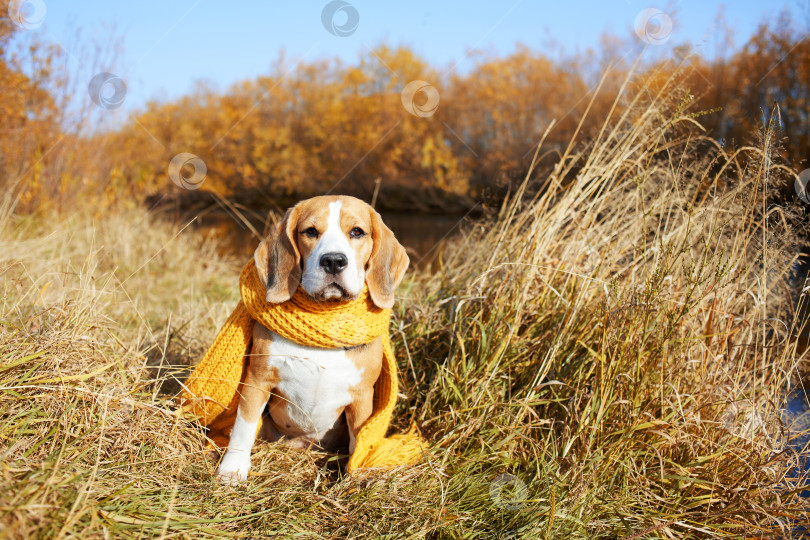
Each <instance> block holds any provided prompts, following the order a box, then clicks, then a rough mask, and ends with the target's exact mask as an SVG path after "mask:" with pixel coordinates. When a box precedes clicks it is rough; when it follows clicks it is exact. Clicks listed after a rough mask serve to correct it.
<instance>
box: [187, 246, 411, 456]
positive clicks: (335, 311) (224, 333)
mask: <svg viewBox="0 0 810 540" xmlns="http://www.w3.org/2000/svg"><path fill="white" fill-rule="evenodd" d="M239 288H240V292H241V296H242V300H241V301H240V302H239V305H237V306H236V310H234V312H233V313H232V314H231V316H230V317H229V318H228V320H227V321H226V322H225V325H224V326H223V327H222V329H221V330H220V331H219V334H217V337H216V339H215V340H214V343H213V344H212V345H211V347H210V348H209V349H208V352H206V353H205V356H203V359H202V360H201V361H200V363H199V365H197V367H196V369H195V370H194V372H193V373H192V374H191V376H190V377H189V379H188V381H187V382H186V390H185V391H184V392H183V395H182V400H183V409H184V410H186V411H190V412H192V413H193V414H194V416H196V418H197V419H198V421H199V422H200V423H201V424H202V425H203V426H205V427H207V428H208V430H209V432H208V435H209V437H210V438H211V439H212V440H213V441H214V442H215V443H216V444H217V445H218V446H227V444H228V440H229V437H230V432H231V428H232V427H233V424H234V421H235V420H236V412H237V408H238V406H239V396H240V395H241V392H240V390H241V384H242V382H243V381H244V379H245V374H246V373H247V361H246V360H247V353H248V352H250V347H251V338H252V333H253V322H254V321H258V322H260V323H261V324H263V325H264V326H266V327H267V328H268V329H269V330H271V331H272V332H275V333H276V334H278V335H280V336H282V337H285V338H287V339H289V340H291V341H295V342H297V343H300V344H302V345H306V346H309V347H321V348H337V347H347V346H356V345H362V344H364V343H370V342H371V341H374V340H375V339H376V338H377V337H379V336H382V344H383V365H382V371H381V372H380V376H379V378H378V379H377V382H376V383H375V384H374V407H373V412H372V414H371V417H369V419H368V420H367V421H366V423H365V424H363V427H362V428H361V429H360V432H359V433H358V434H357V444H356V446H355V450H354V452H353V453H352V456H351V457H350V458H349V464H348V470H349V471H351V470H353V469H356V468H358V467H385V466H394V465H408V464H411V463H415V462H416V461H418V460H419V459H420V458H421V456H422V448H421V440H420V438H419V436H418V435H417V434H416V433H415V432H414V429H413V428H411V429H410V430H409V431H408V432H407V433H405V434H401V435H392V436H391V437H388V438H386V437H385V433H386V431H387V430H388V426H389V424H390V422H391V415H392V414H393V412H394V406H395V405H396V400H397V365H396V361H395V359H394V353H393V350H392V349H391V341H390V339H389V336H388V322H389V319H390V316H391V310H390V309H381V308H378V307H377V306H375V305H374V303H373V302H372V301H371V298H370V296H369V293H368V288H366V289H364V290H363V293H362V294H361V295H360V296H359V297H358V298H357V299H356V300H352V301H350V302H332V301H326V302H319V301H316V300H313V299H312V298H310V297H309V296H308V295H307V294H306V293H305V292H304V291H303V290H302V289H301V288H300V287H299V288H298V290H297V291H296V292H295V294H294V295H293V297H292V298H290V299H289V300H288V301H286V302H283V303H280V304H273V303H270V302H268V301H267V300H266V299H265V294H266V293H265V289H264V286H263V285H262V283H261V281H260V280H259V276H258V273H257V272H256V266H255V264H254V262H253V260H251V261H250V262H248V264H246V265H245V267H244V268H243V269H242V274H241V275H240V277H239Z"/></svg>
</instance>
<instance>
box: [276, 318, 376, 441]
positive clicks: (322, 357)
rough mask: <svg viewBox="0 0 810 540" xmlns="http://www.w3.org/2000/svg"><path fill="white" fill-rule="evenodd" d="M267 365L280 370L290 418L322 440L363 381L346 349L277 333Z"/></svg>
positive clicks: (299, 427) (359, 370) (280, 391)
mask: <svg viewBox="0 0 810 540" xmlns="http://www.w3.org/2000/svg"><path fill="white" fill-rule="evenodd" d="M267 363H268V366H269V367H271V368H275V369H276V370H277V373H278V377H279V379H280V382H279V383H278V385H277V389H278V391H279V393H280V395H281V396H283V398H284V399H285V400H286V402H287V403H286V412H287V415H286V416H287V418H288V419H289V420H290V421H291V422H292V423H293V424H294V426H293V427H297V428H298V429H299V430H300V431H301V432H302V433H304V434H306V435H307V436H309V437H314V438H321V437H323V435H324V434H325V433H326V432H327V431H328V430H329V429H330V428H331V427H332V426H333V425H334V423H335V421H336V420H337V418H338V416H339V414H340V412H341V411H342V410H343V408H344V407H346V405H348V404H349V403H351V401H352V398H351V395H350V394H349V389H350V388H351V387H352V386H355V385H357V384H359V383H360V381H361V374H362V369H358V368H357V367H356V366H355V365H354V362H352V361H351V359H349V358H348V357H347V356H346V351H345V350H343V349H318V348H315V347H306V346H304V345H300V344H298V343H295V342H293V341H290V340H288V339H285V338H283V337H281V336H279V335H278V334H275V333H274V334H273V341H272V343H271V344H270V354H269V357H268V359H267ZM274 399H278V398H274Z"/></svg>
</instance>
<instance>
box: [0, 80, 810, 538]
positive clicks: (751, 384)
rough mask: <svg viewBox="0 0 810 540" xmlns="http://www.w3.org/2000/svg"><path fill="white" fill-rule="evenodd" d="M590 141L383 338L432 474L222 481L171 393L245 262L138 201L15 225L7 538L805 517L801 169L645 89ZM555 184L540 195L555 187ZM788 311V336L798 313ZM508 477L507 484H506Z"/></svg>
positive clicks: (590, 532) (496, 220) (404, 533)
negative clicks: (95, 216) (800, 396)
mask: <svg viewBox="0 0 810 540" xmlns="http://www.w3.org/2000/svg"><path fill="white" fill-rule="evenodd" d="M634 95H636V96H637V97H636V98H635V102H634V103H633V104H632V106H631V107H628V108H627V110H628V113H627V114H626V115H625V116H624V117H622V118H612V119H610V121H609V122H607V123H606V125H605V129H604V130H603V131H602V133H601V135H600V138H599V140H597V141H594V142H592V143H591V144H589V145H587V146H579V145H577V144H572V147H571V148H569V150H568V151H567V152H565V153H564V154H563V156H562V157H561V159H560V162H559V164H558V166H557V168H556V169H555V171H554V172H553V174H552V175H551V176H550V177H548V178H543V179H540V180H539V181H534V180H531V181H528V182H527V183H526V184H524V185H523V186H522V187H521V190H520V191H519V192H518V193H516V194H515V195H514V197H513V198H512V201H511V202H508V203H506V204H505V205H504V206H503V208H502V209H501V211H500V213H499V214H498V215H496V216H493V217H492V218H491V219H490V220H488V221H485V222H481V223H479V224H477V225H476V226H475V227H473V228H472V229H471V230H470V231H469V232H467V233H466V234H465V235H464V237H463V238H460V239H457V240H456V241H454V242H453V243H452V245H449V246H447V249H446V250H445V251H444V253H445V256H444V259H443V261H442V263H441V264H440V268H438V270H437V271H435V273H428V272H424V273H420V274H416V275H411V276H409V277H408V278H407V280H406V283H405V284H404V285H403V287H402V290H401V292H402V295H403V301H402V302H400V304H399V305H398V311H397V324H396V325H395V326H396V328H395V330H394V334H393V337H394V339H395V342H396V345H397V351H398V356H399V360H400V367H401V379H402V381H403V389H402V392H403V393H405V394H406V399H404V400H402V402H401V406H400V408H399V409H398V412H397V414H396V416H395V423H396V424H397V427H398V428H402V427H404V426H406V425H407V424H408V423H409V422H410V420H411V419H412V418H415V419H416V420H417V422H418V423H419V425H420V426H421V428H422V430H423V432H424V434H425V435H426V436H427V437H428V438H429V439H430V440H431V442H432V443H433V445H434V446H433V449H432V451H431V455H430V459H429V460H428V461H427V462H425V463H423V464H421V465H419V466H416V467H412V468H409V469H406V470H398V471H392V472H381V471H376V472H375V471H366V472H360V473H357V474H353V475H351V476H350V477H344V476H342V475H341V473H340V471H339V468H338V467H337V465H336V462H335V460H334V459H333V458H332V457H330V456H327V455H324V454H319V453H315V452H300V451H294V450H287V449H286V448H279V447H276V446H272V445H260V446H259V447H258V448H257V449H256V450H255V453H254V468H253V471H254V472H252V474H251V476H250V478H249V482H248V485H247V487H245V488H240V489H231V488H226V487H220V486H218V485H217V484H216V482H215V481H214V479H213V472H214V470H215V468H216V460H215V459H212V458H211V456H209V455H207V454H206V452H205V439H204V437H203V435H202V434H201V433H200V431H199V430H198V429H196V428H195V427H194V426H193V425H191V424H187V423H185V422H184V421H182V420H181V419H180V418H178V417H177V416H175V415H174V414H172V412H171V409H172V406H171V402H170V401H169V400H168V399H167V398H166V397H164V396H163V395H161V394H160V393H159V392H158V389H159V387H160V385H164V386H163V388H164V389H166V388H171V387H170V386H165V381H171V380H172V377H173V376H174V374H180V373H181V371H179V370H176V369H170V370H168V371H166V370H165V369H164V370H159V369H158V368H160V367H161V366H163V367H164V368H165V367H166V366H176V365H182V364H184V363H187V362H188V361H193V359H195V358H198V357H199V356H201V353H202V352H203V350H204V348H205V346H206V345H207V344H208V343H210V341H211V340H212V339H213V337H214V334H215V332H216V330H217V328H218V325H219V324H221V323H222V322H223V321H224V319H225V318H226V316H227V314H228V313H229V311H230V310H231V309H232V307H233V305H234V304H235V301H236V297H235V294H236V290H235V289H236V287H235V285H236V279H237V275H238V269H239V262H240V261H229V260H223V259H222V258H220V257H218V256H217V255H216V250H215V246H213V245H212V244H211V241H209V240H203V239H200V238H198V237H197V236H195V235H194V234H193V233H192V232H191V231H188V230H187V231H184V232H182V233H179V232H178V231H177V230H173V229H172V228H171V227H170V226H168V225H165V224H162V223H160V222H157V221H155V220H153V219H152V218H151V217H149V216H146V215H145V214H143V213H140V212H134V211H132V212H127V213H124V214H123V215H121V216H105V217H102V218H100V219H99V221H97V222H96V221H92V220H90V219H89V218H81V217H73V218H68V219H63V218H60V219H58V220H57V221H53V220H49V219H44V218H20V217H14V216H9V217H7V218H6V220H5V224H4V225H3V227H2V230H0V271H1V272H2V273H3V275H4V285H3V286H4V291H3V293H4V294H3V301H2V310H1V311H0V317H1V318H2V327H0V417H1V418H2V422H0V453H2V460H0V475H1V476H0V477H2V480H3V485H4V488H5V489H3V490H2V492H0V524H2V526H3V527H4V531H5V533H6V534H8V535H9V536H15V537H31V536H42V537H62V536H79V537H82V538H92V537H110V536H114V537H118V536H121V537H128V536H131V537H142V536H160V537H188V538H191V537H194V538H197V537H201V536H206V535H208V536H237V537H256V536H260V535H274V534H275V535H278V536H282V537H286V536H300V537H310V538H320V537H334V538H338V537H366V538H377V537H397V538H399V537H431V538H434V537H441V538H445V537H446V538H462V537H463V538H493V537H504V538H506V537H509V538H519V537H525V538H653V537H661V538H715V537H722V536H733V537H742V536H777V537H778V536H784V535H785V534H786V532H787V531H789V530H790V528H791V527H793V526H795V525H796V524H797V523H801V522H802V521H807V518H808V510H810V505H808V503H807V501H806V500H805V499H802V498H800V497H797V496H796V493H797V491H798V490H799V489H800V488H801V487H802V486H804V485H805V484H807V479H806V478H800V477H798V475H797V474H796V473H795V471H794V469H793V466H794V465H795V464H796V462H797V459H798V456H797V454H796V453H795V452H794V451H793V450H791V447H790V446H789V444H788V443H789V438H790V437H793V436H795V435H796V434H795V433H791V432H790V431H788V430H786V429H785V427H784V426H783V425H782V423H781V422H780V418H779V411H780V407H781V406H782V405H783V403H784V392H785V389H786V387H787V384H788V380H789V378H790V375H791V373H792V372H793V371H795V369H796V365H797V363H798V362H799V360H800V355H799V354H798V353H797V350H796V340H795V337H794V335H795V329H794V328H792V327H791V324H792V320H793V312H794V306H793V305H792V304H791V297H790V294H789V290H788V287H789V284H788V282H787V280H788V277H789V276H788V274H789V270H790V264H791V260H792V256H793V254H794V253H795V245H794V243H793V238H794V236H793V234H792V233H793V231H792V230H791V223H792V222H793V218H792V216H791V214H790V213H789V211H787V210H785V209H784V208H781V207H778V206H774V205H773V204H772V201H773V197H774V194H775V193H776V190H777V188H778V185H779V184H780V182H782V183H784V182H785V181H788V179H789V177H788V176H787V175H786V174H783V173H782V172H781V171H780V170H779V168H778V167H776V166H775V165H774V164H773V163H772V162H771V161H770V159H769V156H770V154H771V152H772V148H771V143H770V140H769V137H770V135H768V134H766V135H765V139H764V140H763V142H762V144H761V145H759V147H757V148H753V147H752V148H748V149H744V150H743V151H741V152H740V153H738V154H735V155H727V154H725V153H724V152H723V150H722V149H720V148H717V147H716V145H714V144H713V143H712V142H711V141H710V140H707V139H703V138H701V137H699V136H697V135H696V133H697V132H698V130H697V129H696V128H695V127H694V126H693V123H694V121H693V119H692V118H690V117H689V115H688V114H687V113H685V112H684V110H685V104H684V103H685V102H683V101H681V100H680V99H674V100H673V97H672V96H675V97H676V98H679V97H680V96H681V95H682V94H679V93H678V92H677V89H669V90H667V91H665V92H661V93H660V94H652V93H651V91H650V89H649V88H642V89H641V90H639V91H638V92H637V93H636V94H634ZM540 186H543V187H544V189H540ZM779 321H782V322H784V323H785V325H786V326H783V324H782V322H779ZM504 475H510V476H504Z"/></svg>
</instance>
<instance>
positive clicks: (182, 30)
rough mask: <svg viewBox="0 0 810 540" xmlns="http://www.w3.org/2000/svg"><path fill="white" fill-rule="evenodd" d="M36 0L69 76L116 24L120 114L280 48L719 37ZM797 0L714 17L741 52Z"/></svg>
mask: <svg viewBox="0 0 810 540" xmlns="http://www.w3.org/2000/svg"><path fill="white" fill-rule="evenodd" d="M26 1H29V0H26ZM36 1H41V2H42V3H43V5H44V6H45V8H46V12H45V17H44V19H43V20H44V23H43V24H42V26H39V27H38V28H36V29H33V30H29V31H30V32H38V33H40V35H41V36H42V38H44V39H45V40H46V41H50V42H54V43H58V44H61V45H62V46H63V47H65V48H66V49H67V50H68V51H70V52H71V55H72V56H71V58H72V64H71V65H72V66H73V67H72V68H71V69H75V70H76V71H77V72H80V71H81V69H82V67H84V68H85V69H86V67H87V66H86V65H85V66H83V65H82V62H84V61H85V60H84V59H83V56H82V54H81V53H80V52H79V51H77V50H72V48H73V47H77V45H76V44H75V41H74V40H73V37H72V36H73V35H74V32H75V29H76V28H81V29H82V32H83V35H84V36H85V39H87V38H92V36H94V35H95V36H96V37H95V38H94V39H97V40H99V44H100V45H101V47H102V48H103V47H110V48H112V47H113V45H114V43H113V42H109V41H105V39H106V38H103V37H99V36H105V35H107V33H108V32H109V28H110V27H114V28H115V33H116V34H117V35H118V36H119V38H120V43H119V45H121V46H122V50H123V53H122V54H121V55H120V56H119V59H118V61H117V62H116V64H115V65H114V66H111V67H108V68H106V69H108V70H110V71H113V72H114V73H116V74H117V75H120V76H121V77H122V78H123V79H124V80H125V81H126V84H127V94H126V100H125V103H124V105H123V106H122V107H121V109H120V112H119V114H121V113H124V114H126V112H129V111H132V110H134V109H136V108H138V107H141V106H142V105H143V104H144V103H145V102H146V101H147V100H149V99H159V100H165V99H172V98H176V97H178V96H181V95H183V94H184V93H186V92H188V91H189V90H191V89H192V88H193V86H194V84H195V82H196V81H200V80H204V81H207V82H208V83H209V84H212V85H213V86H214V88H218V89H222V90H225V89H227V88H228V86H230V85H231V84H232V83H234V82H236V81H239V80H242V79H246V78H252V77H256V76H257V75H261V74H265V73H268V72H269V71H270V67H271V64H272V63H273V62H274V60H276V59H277V58H278V56H279V53H280V51H281V50H282V49H283V50H284V51H285V53H286V56H287V58H288V59H290V60H292V61H295V60H296V59H298V58H301V57H303V58H304V60H314V59H318V58H325V57H334V56H338V57H340V58H342V59H344V60H346V61H347V62H353V61H354V60H356V59H357V57H358V55H359V54H361V53H362V52H364V51H366V50H367V49H369V48H372V47H374V46H375V45H377V44H380V43H388V44H390V45H400V44H401V45H407V46H409V47H411V48H412V49H414V50H415V51H416V52H417V53H418V54H420V55H421V56H422V57H424V58H425V59H427V60H428V61H429V62H430V63H431V64H432V65H434V66H436V67H439V68H447V67H450V66H453V65H455V66H456V69H458V70H459V71H462V72H463V71H466V70H469V69H470V68H471V67H472V66H473V65H474V64H473V61H472V60H471V59H469V58H468V57H467V56H466V54H467V52H468V51H469V49H470V48H477V49H480V50H483V51H484V52H486V53H491V54H495V55H506V54H508V53H510V52H511V51H513V50H514V48H515V44H516V43H518V42H520V43H523V44H525V45H527V46H529V47H531V48H533V49H536V50H540V51H551V50H556V51H557V52H559V49H560V48H562V50H563V51H564V52H565V53H576V52H583V51H585V50H587V49H589V48H591V49H595V48H598V47H599V38H600V35H601V34H602V33H603V32H606V31H607V32H611V33H613V34H618V35H620V36H623V37H627V36H633V35H634V21H635V19H636V17H637V16H638V14H639V13H640V12H641V11H642V10H644V9H645V8H658V9H660V10H662V11H664V13H666V14H671V15H672V17H671V19H672V21H673V24H672V30H671V36H669V40H668V43H670V44H672V43H691V44H693V45H695V46H696V47H698V48H700V49H701V50H703V51H705V54H706V55H707V56H712V55H714V54H715V50H714V43H715V41H716V40H717V39H718V32H717V30H716V29H715V28H714V22H715V17H716V15H717V13H718V11H719V10H720V9H721V6H722V3H721V2H718V1H716V0H699V1H696V0H681V1H680V2H677V1H676V2H670V3H661V2H659V3H656V2H654V1H650V0H604V1H601V2H586V1H580V0H565V1H563V0H555V1H547V0H505V1H504V2H474V1H473V2H458V1H447V2H441V1H438V0H432V1H426V0H408V1H407V2H391V1H386V2H380V1H378V2H373V1H371V0H348V1H349V2H350V6H351V7H353V8H354V10H355V11H356V14H357V18H358V21H357V26H356V29H355V31H354V32H353V33H351V35H348V36H345V37H340V36H335V35H332V34H330V33H329V32H328V31H327V30H326V28H325V27H324V25H323V24H322V12H323V10H324V7H325V6H326V5H327V4H328V3H329V2H327V1H326V0H317V1H303V2H297V3H296V2H278V1H245V2H229V3H226V2H215V1H212V0H163V1H157V0H140V1H137V2H124V1H117V2H116V1H105V2H89V1H81V0H77V1H66V0H61V1H59V2H57V1H55V0H36ZM804 5H805V4H804V2H802V0H775V1H768V2H762V1H749V0H743V1H734V2H729V3H728V4H727V5H725V6H724V13H725V19H726V22H727V24H728V25H729V26H730V27H731V28H733V29H734V39H735V43H736V44H737V45H740V44H742V43H743V42H744V41H745V40H746V39H747V38H748V37H749V36H750V35H751V33H752V32H753V31H754V30H755V29H756V26H757V25H758V23H759V22H760V21H762V20H763V18H765V17H771V18H773V17H775V16H776V14H778V12H779V11H780V10H781V9H782V8H789V9H791V10H792V11H793V13H794V14H796V19H797V25H798V26H799V27H800V28H806V27H807V22H806V18H807V12H808V10H807V8H806V7H804ZM351 7H350V8H349V9H351ZM29 9H30V8H29ZM347 13H351V12H349V11H346V10H342V11H338V12H337V13H336V15H335V19H334V20H335V23H336V24H337V25H338V26H340V25H342V24H344V23H346V22H347ZM801 21H805V22H801ZM551 44H554V47H556V49H554V48H552V46H551ZM87 76H88V77H90V76H92V73H91V74H89V75H87Z"/></svg>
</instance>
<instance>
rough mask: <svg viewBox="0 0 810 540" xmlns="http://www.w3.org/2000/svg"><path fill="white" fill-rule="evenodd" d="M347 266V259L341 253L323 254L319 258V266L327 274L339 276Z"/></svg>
mask: <svg viewBox="0 0 810 540" xmlns="http://www.w3.org/2000/svg"><path fill="white" fill-rule="evenodd" d="M348 264H349V259H347V258H346V255H344V254H343V253H324V254H323V255H322V256H321V266H322V267H323V269H324V270H325V271H326V273H327V274H332V275H335V274H339V273H341V272H342V271H343V269H344V268H346V266H347V265H348Z"/></svg>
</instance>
